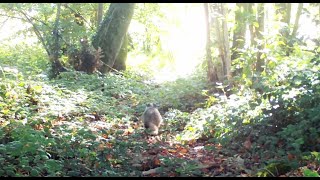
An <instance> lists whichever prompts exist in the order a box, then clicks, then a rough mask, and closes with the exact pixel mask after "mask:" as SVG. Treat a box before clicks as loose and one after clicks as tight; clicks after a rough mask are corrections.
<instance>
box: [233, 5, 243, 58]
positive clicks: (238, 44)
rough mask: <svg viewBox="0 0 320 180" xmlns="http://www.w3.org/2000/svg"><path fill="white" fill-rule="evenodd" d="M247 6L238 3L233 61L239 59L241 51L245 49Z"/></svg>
mask: <svg viewBox="0 0 320 180" xmlns="http://www.w3.org/2000/svg"><path fill="white" fill-rule="evenodd" d="M244 6H245V4H243V3H237V8H238V9H237V10H236V12H235V29H234V32H233V43H232V48H231V49H232V51H233V52H232V55H231V59H232V60H235V59H237V58H239V53H240V52H239V50H240V49H243V48H244V44H245V34H246V23H245V16H244V13H246V12H245V7H244Z"/></svg>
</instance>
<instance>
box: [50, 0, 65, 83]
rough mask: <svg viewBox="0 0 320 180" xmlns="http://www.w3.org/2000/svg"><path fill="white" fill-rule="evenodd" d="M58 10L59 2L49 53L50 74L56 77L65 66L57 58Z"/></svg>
mask: <svg viewBox="0 0 320 180" xmlns="http://www.w3.org/2000/svg"><path fill="white" fill-rule="evenodd" d="M60 12H61V4H60V3H58V4H57V15H56V20H55V23H54V28H53V32H52V34H53V42H54V44H53V49H52V52H51V53H50V54H49V57H50V61H51V67H52V76H53V77H56V76H58V75H59V74H60V72H63V71H66V68H65V67H63V65H62V64H61V62H60V60H59V51H60V43H59V31H58V29H59V23H60Z"/></svg>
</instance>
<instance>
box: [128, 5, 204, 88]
mask: <svg viewBox="0 0 320 180" xmlns="http://www.w3.org/2000/svg"><path fill="white" fill-rule="evenodd" d="M167 9H168V8H167ZM173 10H174V11H173ZM167 11H168V12H165V13H166V14H167V13H169V14H170V18H172V19H173V21H175V22H179V24H178V25H177V24H173V23H172V24H164V23H162V24H161V27H159V28H160V29H161V31H165V32H166V33H164V34H162V35H161V39H160V40H161V44H162V48H163V50H164V51H167V52H170V53H171V55H172V59H173V62H172V63H173V64H172V65H171V66H170V67H164V68H162V69H161V70H157V69H155V72H157V74H156V76H155V80H156V81H157V82H163V81H172V80H175V79H176V78H178V77H183V76H186V75H188V74H190V73H192V71H193V70H194V69H195V67H196V65H197V64H199V63H200V62H201V60H202V58H203V56H204V53H205V35H206V33H205V22H204V11H203V5H202V4H172V8H170V9H168V10H167ZM139 29H141V27H140V26H139V25H138V24H137V23H134V22H133V23H132V24H131V25H130V30H129V31H138V30H139ZM147 60H148V59H147V57H142V56H139V57H132V58H131V57H129V58H128V61H127V64H128V65H129V66H133V67H134V66H139V65H141V64H142V63H144V62H145V61H147ZM162 60H163V59H158V60H157V59H154V63H152V64H153V65H155V66H156V65H157V61H162ZM150 68H156V67H150Z"/></svg>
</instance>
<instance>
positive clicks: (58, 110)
mask: <svg viewBox="0 0 320 180" xmlns="http://www.w3.org/2000/svg"><path fill="white" fill-rule="evenodd" d="M9 77H10V76H8V75H7V76H6V78H4V81H2V82H1V93H2V97H3V99H2V101H3V102H4V103H2V104H1V107H2V110H1V114H0V125H1V127H2V130H1V131H0V135H1V136H0V140H1V139H2V142H3V144H2V145H1V146H0V147H1V148H2V150H3V151H2V150H1V148H0V161H1V163H2V164H3V165H4V166H7V169H2V170H0V173H1V176H170V177H176V176H210V177H211V176H215V177H217V176H224V177H226V176H229V177H232V176H237V177H248V176H257V173H258V172H259V171H260V170H262V169H263V168H264V166H265V165H266V164H265V163H264V162H261V159H260V158H259V156H257V155H256V154H253V153H252V152H251V148H250V146H251V144H250V143H251V142H247V141H246V142H245V143H244V144H239V143H237V142H235V143H234V146H233V145H230V146H228V147H224V146H222V145H221V144H219V143H218V144H217V143H214V142H213V141H212V138H211V139H210V138H206V137H190V138H189V139H188V140H181V139H180V140H179V138H177V137H179V134H180V133H181V132H182V131H183V130H184V129H186V126H185V123H184V122H182V121H183V120H179V118H178V117H175V118H173V119H175V120H176V121H174V122H173V121H172V119H171V120H170V118H169V115H168V113H169V112H171V113H173V112H174V111H173V109H172V108H171V109H170V108H169V110H166V111H161V112H162V115H163V118H164V121H165V123H164V125H163V126H162V127H161V128H160V134H159V135H158V136H148V135H146V134H145V132H144V128H143V125H142V122H141V121H140V116H141V115H142V113H143V110H144V108H145V104H146V103H148V102H150V101H156V99H152V98H150V97H152V96H153V95H152V93H153V94H163V96H164V97H170V94H174V95H175V96H174V97H173V98H172V99H173V100H175V98H176V96H179V95H178V94H179V93H178V91H176V90H175V89H174V90H170V92H167V93H163V92H161V91H157V90H156V89H157V88H158V86H152V87H151V86H147V85H145V84H143V83H140V82H139V83H137V82H135V81H132V80H130V79H129V80H128V79H126V78H124V77H122V76H112V75H111V76H106V77H101V76H98V75H86V74H83V73H79V72H70V73H64V74H62V75H61V76H60V77H59V78H57V79H53V80H49V79H47V78H46V77H45V76H41V75H37V76H34V77H32V79H30V77H29V78H28V77H27V76H20V77H18V76H12V78H9ZM165 88H167V87H165ZM199 88H201V87H199ZM186 89H188V88H186ZM148 94H149V96H148V97H146V96H147V95H148ZM189 96H191V95H189ZM181 97H184V98H185V96H181ZM178 99H179V98H178ZM180 99H181V98H180ZM187 99H188V98H187ZM190 99H192V100H194V98H193V95H192V97H191V98H189V99H188V100H190ZM173 100H172V102H171V101H170V100H167V99H166V100H165V101H167V102H168V104H171V103H174V101H173ZM199 100H200V101H201V99H199ZM179 103H182V102H178V103H176V104H177V106H180V105H179ZM194 104H196V103H194ZM191 109H195V107H191ZM191 113H192V112H191V111H190V112H186V115H185V116H184V117H185V118H186V119H188V117H189V116H190V114H191ZM189 119H190V118H189ZM17 147H18V148H17ZM1 153H2V154H1ZM22 162H23V163H22ZM318 168H319V167H318ZM31 169H33V170H31ZM271 176H285V177H287V176H302V171H301V170H300V169H296V170H294V171H289V172H288V171H287V172H284V173H278V174H276V175H275V174H273V175H271Z"/></svg>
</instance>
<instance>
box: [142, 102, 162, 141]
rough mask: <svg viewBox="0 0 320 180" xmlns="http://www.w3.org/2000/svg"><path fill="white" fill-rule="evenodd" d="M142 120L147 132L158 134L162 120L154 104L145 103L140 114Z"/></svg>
mask: <svg viewBox="0 0 320 180" xmlns="http://www.w3.org/2000/svg"><path fill="white" fill-rule="evenodd" d="M142 121H143V124H144V127H145V128H146V130H147V133H148V134H150V135H158V133H159V127H160V125H161V124H162V122H163V120H162V117H161V114H160V112H159V111H158V109H157V106H156V105H155V104H153V103H150V104H147V107H146V109H145V111H144V112H143V115H142Z"/></svg>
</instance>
